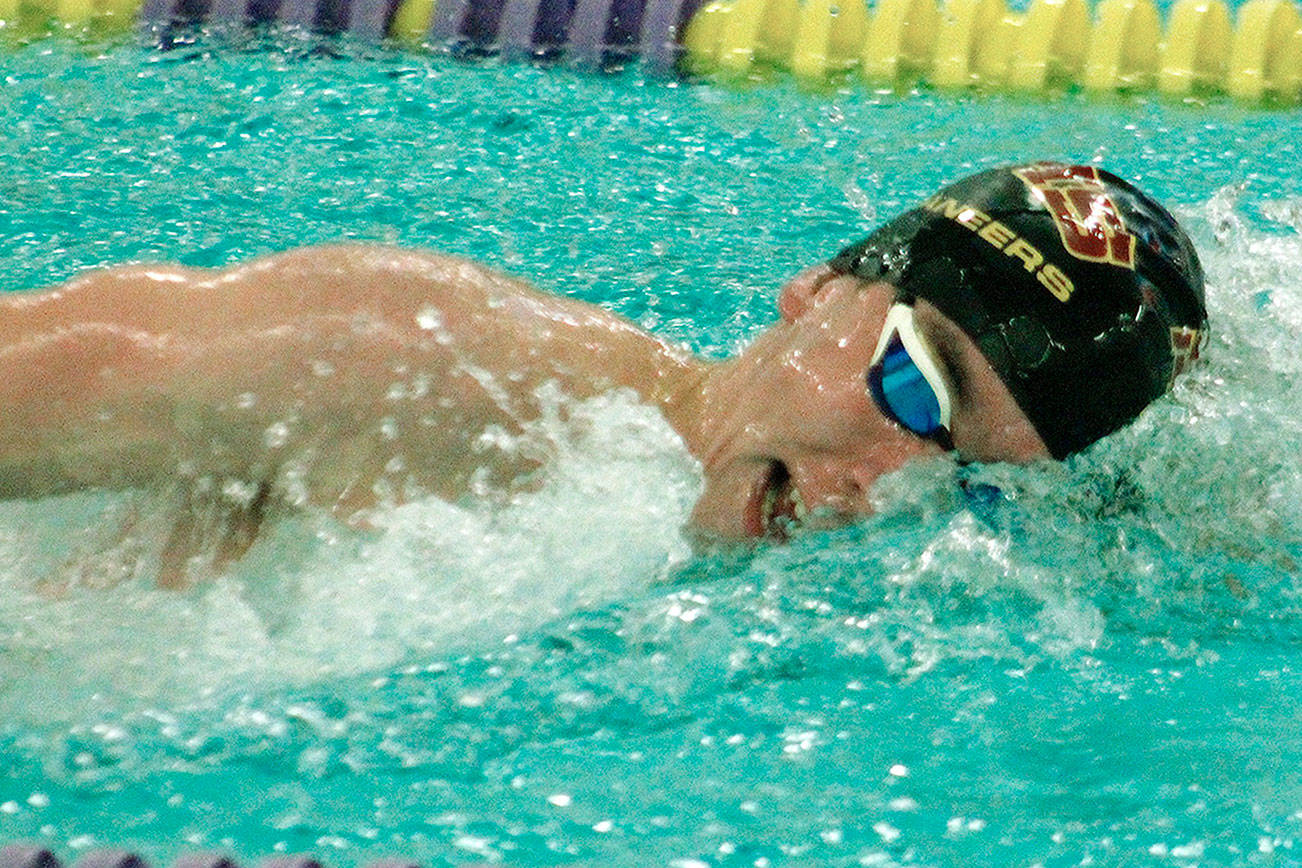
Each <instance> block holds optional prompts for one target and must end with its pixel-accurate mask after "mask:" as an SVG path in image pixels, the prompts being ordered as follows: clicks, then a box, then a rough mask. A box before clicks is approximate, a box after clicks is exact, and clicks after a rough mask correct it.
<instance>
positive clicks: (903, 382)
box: [867, 303, 954, 451]
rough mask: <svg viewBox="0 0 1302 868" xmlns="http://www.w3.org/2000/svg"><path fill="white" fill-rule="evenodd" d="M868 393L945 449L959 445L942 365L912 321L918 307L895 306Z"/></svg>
mask: <svg viewBox="0 0 1302 868" xmlns="http://www.w3.org/2000/svg"><path fill="white" fill-rule="evenodd" d="M867 377H868V392H869V394H870V395H872V399H873V401H874V402H875V403H876V404H877V407H878V408H879V409H880V410H881V411H882V413H884V414H885V415H886V418H888V419H890V420H891V421H892V422H894V423H896V424H897V425H899V426H900V427H901V428H904V429H905V430H906V431H910V432H912V433H914V434H917V435H918V436H919V437H922V438H923V439H926V440H934V441H935V442H936V443H939V444H940V445H941V447H943V448H944V449H945V450H946V451H949V450H952V449H953V448H954V441H953V440H952V439H951V438H950V433H949V411H950V404H951V402H950V396H949V389H948V388H947V387H946V386H945V378H944V377H943V376H942V375H941V373H940V365H939V364H937V362H936V356H935V354H934V353H933V352H932V350H931V348H930V347H928V346H927V343H926V341H924V340H923V339H922V336H921V335H919V334H918V332H917V329H915V328H914V325H913V305H911V304H903V303H897V304H893V305H891V309H890V310H889V311H887V313H886V322H885V323H884V324H883V325H882V336H881V337H880V338H879V339H878V341H877V349H876V351H874V352H873V357H872V361H871V362H870V363H869V364H868V375H867Z"/></svg>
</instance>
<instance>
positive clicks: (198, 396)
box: [0, 163, 1206, 537]
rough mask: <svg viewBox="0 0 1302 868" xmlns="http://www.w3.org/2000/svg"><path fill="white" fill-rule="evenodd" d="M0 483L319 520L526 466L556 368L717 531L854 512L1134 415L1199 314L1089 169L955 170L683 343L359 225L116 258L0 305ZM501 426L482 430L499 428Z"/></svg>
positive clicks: (1181, 250)
mask: <svg viewBox="0 0 1302 868" xmlns="http://www.w3.org/2000/svg"><path fill="white" fill-rule="evenodd" d="M2 304H3V310H0V348H2V349H0V352H2V353H3V362H4V364H3V367H4V371H5V376H4V377H3V380H0V406H3V407H4V412H3V413H0V496H5V497H38V496H42V495H48V494H53V493H57V492H65V491H69V490H73V489H78V488H86V487H144V488H148V487H151V486H160V485H175V484H178V481H180V482H181V483H183V484H193V485H195V486H200V485H207V486H209V487H213V486H216V487H217V488H218V489H219V490H220V491H222V492H225V494H226V496H229V497H230V498H231V499H232V500H234V501H240V502H241V503H242V504H243V506H244V507H245V508H246V509H250V510H254V512H256V514H257V515H258V516H260V515H261V512H260V511H261V509H262V508H263V507H264V506H265V505H266V504H269V503H277V502H285V503H289V504H293V505H302V504H309V503H311V504H318V505H322V506H325V507H328V508H330V509H332V510H334V511H335V512H336V514H338V515H340V516H342V517H344V518H350V519H351V518H355V517H358V516H361V515H364V511H365V510H366V509H367V508H369V507H373V506H375V505H377V504H378V503H382V502H384V501H385V500H386V499H401V498H403V497H404V496H411V495H412V494H415V493H421V494H424V493H429V494H436V495H440V496H443V497H446V498H453V499H455V498H457V497H460V496H464V495H466V494H467V493H469V492H472V491H476V490H485V489H487V490H490V491H511V490H513V489H518V488H520V487H523V486H528V485H529V484H530V475H531V474H533V473H535V472H536V471H537V470H538V469H539V467H540V466H541V465H542V464H543V463H544V462H545V460H546V456H544V455H540V454H533V453H531V451H530V450H529V449H527V448H518V446H517V447H513V446H511V445H510V444H511V443H513V442H516V441H513V440H512V438H511V437H510V436H509V435H513V434H519V433H520V432H521V431H522V430H524V426H526V425H527V424H528V423H529V422H530V420H533V419H535V418H536V417H537V416H538V414H539V413H540V399H539V397H538V390H539V388H540V387H542V386H543V385H544V384H547V383H549V382H554V383H556V384H558V385H559V387H560V388H562V389H563V390H564V392H566V393H567V394H569V395H571V396H573V397H575V398H578V399H582V398H586V397H590V396H593V395H596V394H598V393H601V392H603V391H606V390H609V389H614V388H624V389H631V390H633V391H634V392H635V393H636V394H637V395H638V396H639V397H640V398H641V400H643V401H645V402H647V403H649V404H650V405H653V406H655V407H657V408H659V410H660V411H661V412H662V413H663V415H664V417H665V419H666V420H667V421H668V423H669V424H670V425H671V426H672V427H673V428H674V430H675V431H676V432H677V433H678V434H679V435H680V436H681V437H682V439H683V441H684V442H685V444H686V446H687V448H688V449H689V450H690V451H691V453H692V455H694V456H695V457H696V458H697V459H698V460H699V461H700V463H701V466H702V468H703V471H704V490H703V494H702V495H701V497H700V500H699V502H698V503H697V504H696V506H695V509H694V511H693V514H692V521H693V523H694V524H695V525H696V526H697V527H698V528H700V529H701V530H703V531H705V532H707V533H708V534H711V535H717V536H720V537H747V536H764V535H767V534H774V533H778V532H780V528H781V527H782V526H784V525H785V524H786V523H787V522H792V521H801V520H807V519H811V518H812V519H817V520H820V521H823V520H826V519H828V518H832V519H842V518H845V517H850V516H854V515H857V514H861V513H863V512H865V511H866V509H867V494H868V492H869V489H870V488H871V487H872V485H873V483H874V481H875V480H876V479H877V478H878V477H880V476H882V475H883V474H886V473H889V472H891V471H893V470H895V469H897V468H899V467H900V466H902V465H903V464H905V463H906V462H908V461H911V460H914V459H917V458H924V457H927V456H941V455H944V454H946V453H949V452H952V453H954V454H956V455H957V456H958V457H959V458H960V459H962V460H968V461H978V462H993V461H1010V462H1027V461H1033V460H1036V459H1041V458H1049V457H1053V458H1063V457H1064V456H1066V455H1069V454H1071V453H1073V452H1076V451H1078V450H1080V449H1083V448H1084V447H1086V446H1088V445H1089V444H1091V443H1093V442H1094V441H1095V440H1097V439H1099V438H1100V437H1103V436H1104V435H1106V434H1108V433H1110V432H1112V431H1115V430H1116V429H1118V428H1120V427H1121V426H1123V425H1125V424H1126V423H1127V422H1129V421H1130V420H1132V419H1133V418H1134V417H1135V416H1136V415H1138V414H1139V412H1140V411H1141V410H1142V409H1143V408H1144V407H1145V406H1146V405H1147V404H1148V403H1149V402H1151V401H1152V400H1154V399H1155V398H1157V397H1158V396H1160V395H1162V394H1163V393H1164V392H1165V391H1166V390H1167V389H1168V388H1169V386H1170V384H1171V382H1172V380H1173V378H1174V377H1175V376H1176V375H1177V374H1178V373H1179V372H1180V370H1181V369H1182V368H1183V367H1184V366H1185V365H1186V364H1187V362H1188V361H1189V360H1190V359H1191V358H1193V357H1194V356H1195V355H1196V354H1197V351H1198V348H1199V345H1200V336H1201V335H1202V334H1203V333H1204V331H1205V327H1206V325H1205V324H1206V311H1205V308H1204V302H1203V279H1202V271H1201V267H1200V265H1199V263H1198V258H1197V256H1196V254H1195V252H1194V249H1193V246H1192V244H1191V243H1190V241H1189V239H1188V238H1187V237H1186V235H1185V234H1184V232H1183V231H1182V230H1181V229H1180V228H1179V227H1178V226H1177V225H1176V223H1175V221H1174V219H1173V218H1172V217H1171V215H1170V214H1168V213H1167V212H1166V211H1165V210H1164V209H1163V208H1162V207H1161V206H1160V205H1158V204H1157V203H1155V202H1154V201H1153V200H1152V199H1150V198H1149V197H1148V196H1146V195H1145V194H1144V193H1142V192H1140V191H1139V190H1137V189H1135V188H1134V187H1133V186H1131V185H1129V184H1128V183H1126V182H1125V181H1122V180H1121V179H1119V178H1117V177H1115V176H1113V175H1111V174H1108V173H1106V172H1103V171H1100V170H1097V169H1095V168H1092V167H1081V166H1069V165H1063V164H1057V163H1035V164H1024V165H1018V166H1012V167H1007V168H1001V169H995V170H990V171H985V172H982V173H980V174H977V175H974V176H971V177H968V178H966V179H964V180H961V181H959V182H957V183H955V184H953V185H951V186H949V187H946V188H945V189H943V190H941V191H940V192H939V193H937V194H936V195H935V196H933V197H931V198H930V199H928V200H926V201H925V202H923V203H922V204H921V205H920V206H919V207H917V208H914V209H913V210H911V211H909V212H907V213H905V214H903V215H902V216H900V217H898V218H896V219H895V220H893V221H891V222H890V223H888V224H886V225H885V226H883V227H881V228H880V229H878V230H877V231H876V232H874V233H872V234H871V235H869V236H868V237H867V238H866V239H864V240H863V241H861V242H859V243H857V244H854V245H853V246H851V247H849V248H847V249H846V250H845V251H843V252H842V253H840V254H839V255H837V256H836V257H834V258H833V259H832V260H831V261H830V262H828V263H827V264H825V265H819V266H815V267H813V268H809V269H807V270H805V271H803V272H802V273H800V274H799V275H797V276H796V277H795V278H794V279H792V280H791V281H790V282H789V283H788V284H787V285H786V286H784V287H783V288H782V290H781V294H780V297H779V299H778V309H779V312H780V314H781V318H780V321H779V322H778V323H777V324H775V325H774V326H772V327H771V328H770V329H768V330H767V331H765V332H764V333H763V334H761V335H760V336H759V337H758V338H757V339H756V340H755V341H754V342H753V343H752V344H750V345H749V346H748V347H747V348H746V349H745V350H744V351H742V352H741V353H740V354H739V355H738V356H736V357H735V358H732V359H729V360H726V361H722V362H707V361H703V360H700V359H697V358H694V357H693V356H691V355H690V354H689V353H687V352H685V351H683V350H681V349H678V348H675V347H673V346H670V345H668V344H666V343H664V342H663V341H660V340H659V339H657V338H655V337H653V336H652V335H650V334H647V333H646V332H644V331H642V330H640V329H639V328H637V327H635V326H634V325H632V324H630V323H628V322H626V321H624V320H622V319H620V318H619V317H617V316H614V315H612V314H610V313H608V312H606V311H604V310H601V309H599V308H596V307H593V306H590V305H587V304H584V303H581V302H576V301H573V300H568V299H564V298H558V297H555V296H551V295H546V294H542V293H539V292H537V291H535V290H533V289H531V288H530V287H528V286H526V285H524V284H522V283H520V282H518V281H516V280H513V279H511V278H508V277H505V276H503V275H501V274H498V273H495V272H493V271H490V270H487V269H485V268H481V267H479V266H476V265H473V264H471V263H468V262H465V261H462V260H457V259H451V258H447V257H442V256H436V255H433V254H428V253H420V252H413V251H408V250H400V249H393V248H388V247H379V246H362V245H355V246H335V247H325V248H314V249H300V250H295V251H291V252H288V253H284V254H281V255H276V256H271V257H267V258H264V259H259V260H256V261H253V262H250V263H247V264H243V265H238V266H233V267H229V268H224V269H220V270H214V271H209V270H198V269H187V268H179V267H173V266H133V267H125V268H118V269H113V270H108V271H102V272H98V273H92V274H89V275H86V276H83V277H80V278H77V279H76V280H73V281H72V282H70V283H68V284H67V285H65V286H62V287H58V288H54V289H50V290H46V291H43V292H32V293H17V294H12V295H9V296H8V297H6V298H4V300H3V302H2ZM503 435H507V436H503Z"/></svg>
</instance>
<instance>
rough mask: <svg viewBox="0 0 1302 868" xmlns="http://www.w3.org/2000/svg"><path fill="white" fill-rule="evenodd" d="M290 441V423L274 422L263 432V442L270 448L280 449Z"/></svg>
mask: <svg viewBox="0 0 1302 868" xmlns="http://www.w3.org/2000/svg"><path fill="white" fill-rule="evenodd" d="M288 442H289V424H288V423H286V422H273V423H271V424H270V425H268V426H267V427H266V430H264V431H263V432H262V443H263V445H264V446H266V447H267V448H268V449H279V448H280V447H282V446H284V445H285V444H286V443H288Z"/></svg>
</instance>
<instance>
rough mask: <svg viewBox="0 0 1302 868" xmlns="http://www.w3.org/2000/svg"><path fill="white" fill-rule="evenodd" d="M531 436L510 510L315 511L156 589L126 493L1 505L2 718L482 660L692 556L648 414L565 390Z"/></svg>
mask: <svg viewBox="0 0 1302 868" xmlns="http://www.w3.org/2000/svg"><path fill="white" fill-rule="evenodd" d="M544 397H545V399H546V400H545V402H544V403H545V406H546V407H548V408H549V410H548V412H547V413H546V414H545V415H544V418H543V419H542V420H541V421H540V422H539V423H537V424H536V425H535V426H533V427H532V428H531V429H530V431H528V432H527V436H529V437H532V438H534V439H535V440H539V439H541V440H543V441H545V443H546V445H547V448H548V450H549V452H550V453H551V454H552V455H554V460H553V462H552V463H551V465H550V467H549V469H548V474H547V477H546V479H545V480H544V481H543V483H542V484H541V485H540V486H539V487H538V488H537V489H536V490H534V491H531V492H528V493H524V494H519V495H515V496H513V497H511V498H510V499H509V500H508V501H507V502H505V503H496V504H493V503H487V502H484V501H475V502H467V503H463V504H450V503H446V502H444V501H441V500H438V499H436V498H428V499H424V500H420V501H417V502H412V503H407V504H405V505H402V506H398V507H395V508H392V509H388V510H386V511H382V512H380V513H379V514H378V515H377V516H376V521H375V528H374V529H373V530H370V531H366V532H357V531H350V530H347V529H344V528H342V527H340V526H338V525H337V524H335V523H334V522H332V521H331V520H329V519H328V518H325V517H323V516H320V515H313V514H307V513H304V514H301V515H299V516H296V517H293V518H291V519H289V520H283V521H280V522H278V523H276V524H275V525H274V526H273V527H271V528H270V529H268V531H267V532H266V533H264V535H263V537H262V538H260V539H259V541H258V542H257V543H256V544H255V545H254V546H253V548H252V549H251V550H250V551H249V553H248V554H247V555H246V556H245V557H244V558H243V559H242V560H241V561H240V562H239V563H238V564H237V565H236V566H235V567H234V568H233V569H231V570H229V571H228V572H227V573H226V574H225V575H222V576H220V577H218V578H216V579H215V580H212V581H209V582H206V583H204V584H202V585H200V586H199V587H196V588H192V589H190V590H187V591H182V592H174V591H166V590H160V589H158V588H157V587H156V586H155V584H154V582H153V578H154V576H153V575H151V574H150V569H149V559H148V558H147V557H141V556H139V553H137V552H134V551H131V550H129V548H130V547H129V546H124V545H123V543H122V540H121V538H120V536H115V535H114V529H116V528H120V527H121V526H122V517H123V516H124V515H128V514H134V513H135V512H137V511H138V510H140V509H142V508H151V507H152V508H155V509H163V508H166V504H165V503H164V502H163V501H161V500H158V499H155V500H152V501H151V500H150V499H149V498H146V497H144V496H142V495H139V494H112V495H110V494H104V493H88V494H80V495H75V496H66V497H59V498H50V499H46V500H43V501H39V502H35V503H19V502H13V503H4V504H0V563H3V564H5V565H6V566H5V567H4V568H3V573H0V717H3V718H5V719H8V720H15V719H18V720H21V719H24V718H49V717H50V716H55V717H58V716H62V715H73V714H81V713H84V711H85V709H86V708H88V707H90V706H94V705H95V704H97V703H100V702H106V703H110V704H113V705H115V706H120V705H121V704H122V703H126V704H127V705H135V706H138V705H140V704H142V703H147V702H152V701H156V700H157V701H165V702H167V703H169V704H176V703H184V702H186V701H188V700H192V699H194V700H197V699H200V698H202V697H203V696H204V695H205V694H209V693H212V692H214V691H226V690H230V689H232V687H233V686H235V685H244V684H248V683H250V682H251V681H256V680H260V679H271V680H272V681H274V682H289V683H293V682H296V681H301V680H307V679H313V678H317V677H321V676H328V675H335V674H340V673H357V672H366V671H371V670H374V669H377V668H381V667H385V666H387V665H391V664H394V663H395V662H398V661H401V660H402V659H403V658H404V657H407V656H409V655H412V654H414V653H417V652H419V651H423V650H427V649H448V650H451V649H455V648H458V647H467V648H472V649H474V648H483V647H484V646H485V645H488V646H490V647H491V646H492V645H495V644H497V643H500V642H501V641H502V639H503V638H504V637H506V636H508V635H510V634H519V633H522V632H525V631H528V630H531V629H534V628H536V627H538V626H539V625H541V624H543V623H545V622H546V621H547V620H549V619H552V618H555V617H557V616H559V615H562V614H564V613H565V612H567V611H573V610H575V609H577V608H578V607H583V606H592V605H596V604H600V603H601V602H603V601H609V600H613V599H615V598H618V597H619V596H620V595H621V594H627V593H636V592H637V591H638V590H639V589H642V588H645V587H647V586H648V585H650V584H651V583H653V582H656V581H658V580H660V579H662V578H663V577H664V576H666V574H667V573H668V571H669V570H671V569H672V568H673V567H674V565H676V564H677V563H679V562H680V561H682V560H683V559H684V558H686V557H688V556H689V555H690V546H689V544H688V542H687V541H686V539H685V537H684V536H683V534H682V529H683V527H684V525H685V522H686V520H687V517H688V515H689V513H690V509H691V507H692V505H693V503H694V502H695V500H696V498H697V496H698V495H699V491H700V475H699V468H698V466H697V465H696V463H695V462H694V461H693V460H692V459H691V458H690V456H688V455H687V453H686V451H685V450H684V448H683V445H682V443H681V441H680V440H679V439H678V437H677V436H676V435H675V434H674V433H673V431H672V430H671V429H670V428H669V427H668V425H667V424H666V423H665V422H664V420H663V419H662V417H661V416H660V415H659V414H658V413H656V412H655V411H654V410H652V409H650V408H648V407H645V406H642V405H639V404H637V403H636V402H635V400H634V399H633V397H632V396H631V394H624V393H612V394H609V395H605V396H602V397H599V398H595V399H592V400H589V401H586V402H583V403H581V404H576V405H573V406H566V407H565V408H564V409H565V412H561V408H562V405H563V403H564V402H563V399H562V398H561V397H560V396H559V393H554V392H553V393H552V394H550V395H545V396H544Z"/></svg>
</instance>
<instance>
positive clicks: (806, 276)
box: [778, 265, 833, 322]
mask: <svg viewBox="0 0 1302 868" xmlns="http://www.w3.org/2000/svg"><path fill="white" fill-rule="evenodd" d="M832 274H833V272H832V269H830V268H828V267H827V266H826V265H814V266H811V267H810V268H806V269H805V270H804V271H802V272H800V273H799V274H797V275H796V276H795V277H793V278H791V280H789V281H787V283H786V285H785V286H783V287H782V291H781V293H779V294H778V313H779V314H780V315H781V316H782V319H783V321H784V322H795V321H796V320H798V319H800V318H801V317H802V316H804V315H805V312H806V311H808V310H809V309H810V308H811V307H813V306H814V301H815V300H816V299H817V297H818V291H819V290H820V289H822V287H823V284H824V283H826V282H827V279H828V278H829V277H831V276H832Z"/></svg>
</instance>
